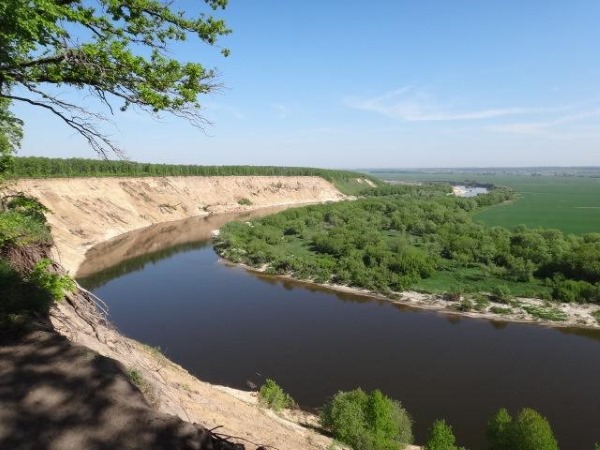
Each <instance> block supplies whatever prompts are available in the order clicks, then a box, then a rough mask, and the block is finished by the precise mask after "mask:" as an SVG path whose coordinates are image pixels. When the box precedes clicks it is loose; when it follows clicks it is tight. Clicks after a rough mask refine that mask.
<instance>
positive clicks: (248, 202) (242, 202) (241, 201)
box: [238, 197, 252, 206]
mask: <svg viewBox="0 0 600 450" xmlns="http://www.w3.org/2000/svg"><path fill="white" fill-rule="evenodd" d="M238 204H240V205H244V206H250V205H252V200H250V199H249V198H246V197H244V198H240V199H239V200H238Z"/></svg>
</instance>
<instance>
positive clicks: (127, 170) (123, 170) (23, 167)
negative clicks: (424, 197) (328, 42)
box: [6, 156, 381, 194]
mask: <svg viewBox="0 0 600 450" xmlns="http://www.w3.org/2000/svg"><path fill="white" fill-rule="evenodd" d="M6 175H7V176H8V177H13V178H16V177H24V178H55V177H117V176H122V177H144V176H249V175H257V176H317V177H321V178H324V179H325V180H327V181H331V182H333V183H334V184H335V185H336V186H337V187H338V188H340V190H342V191H343V192H346V193H348V194H355V193H357V192H358V191H360V190H362V189H364V186H365V185H364V184H362V183H357V182H356V179H357V178H360V179H368V180H369V181H371V182H372V183H374V184H376V185H379V184H381V182H380V181H379V180H378V179H376V178H373V177H371V176H369V175H364V174H360V173H357V172H352V171H348V170H329V169H317V168H311V167H278V166H199V165H192V164H190V165H183V164H150V163H140V162H131V161H124V160H104V159H85V158H69V159H61V158H45V157H37V156H28V157H19V158H13V159H12V163H11V164H10V166H9V169H8V171H7V172H6ZM348 189H350V190H352V192H347V191H348Z"/></svg>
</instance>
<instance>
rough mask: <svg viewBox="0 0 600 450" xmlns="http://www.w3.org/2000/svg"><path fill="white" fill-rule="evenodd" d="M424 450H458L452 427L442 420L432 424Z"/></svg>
mask: <svg viewBox="0 0 600 450" xmlns="http://www.w3.org/2000/svg"><path fill="white" fill-rule="evenodd" d="M425 450H459V448H458V447H457V446H456V438H455V437H454V433H453V432H452V427H451V426H450V425H448V424H447V423H446V421H445V420H444V419H442V420H436V421H435V422H434V423H433V426H432V427H431V431H430V432H429V438H428V439H427V443H426V444H425Z"/></svg>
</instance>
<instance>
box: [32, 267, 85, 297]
mask: <svg viewBox="0 0 600 450" xmlns="http://www.w3.org/2000/svg"><path fill="white" fill-rule="evenodd" d="M51 265H52V261H50V260H49V259H47V258H45V259H42V260H41V261H39V262H38V263H37V264H36V265H35V266H34V267H33V270H32V271H31V273H30V274H29V277H28V280H29V282H30V283H32V284H34V285H35V286H37V287H38V288H39V289H41V290H42V291H45V292H47V293H48V294H49V295H50V297H51V298H52V299H53V300H55V301H59V300H62V298H63V297H64V296H65V294H66V293H68V292H73V291H74V290H75V287H76V285H75V281H74V280H73V278H71V277H70V276H68V275H60V274H58V273H55V272H53V271H51V270H50V267H51Z"/></svg>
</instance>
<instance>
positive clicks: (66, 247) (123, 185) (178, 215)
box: [5, 176, 349, 274]
mask: <svg viewBox="0 0 600 450" xmlns="http://www.w3.org/2000/svg"><path fill="white" fill-rule="evenodd" d="M5 190H6V193H7V194H15V193H18V192H22V193H24V194H26V195H30V196H32V197H35V198H37V199H38V200H39V201H40V202H41V203H42V204H43V205H44V206H46V207H47V208H49V210H50V212H49V213H48V214H47V220H48V223H49V225H50V227H51V232H52V238H53V239H54V244H55V250H54V254H53V257H54V259H55V260H56V261H57V262H59V263H60V264H61V265H62V266H63V267H64V268H65V270H67V272H69V273H71V274H75V273H76V272H77V269H78V268H79V266H80V265H81V264H82V263H83V261H84V260H85V254H86V252H87V251H88V250H89V249H91V248H92V247H94V246H95V245H97V244H99V243H101V242H105V241H107V240H109V239H111V238H113V237H116V236H119V235H122V234H123V233H127V232H129V231H133V230H137V229H141V228H145V227H148V226H150V225H154V224H157V223H163V222H172V221H177V220H182V219H187V218H190V217H206V216H209V215H213V214H221V213H227V212H239V211H251V210H254V209H258V208H265V207H274V206H290V205H298V204H307V203H322V202H329V201H333V202H335V201H340V200H344V199H347V198H349V197H348V196H346V195H344V194H342V193H341V192H340V191H339V190H338V189H336V187H335V186H334V185H333V184H332V183H330V182H328V181H326V180H324V179H323V178H319V177H310V176H307V177H302V176H293V177H285V176H221V177H199V176H189V177H181V176H179V177H177V176H172V177H142V178H123V177H115V178H93V177H90V178H53V179H20V180H16V181H10V182H7V183H6V188H5Z"/></svg>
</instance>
